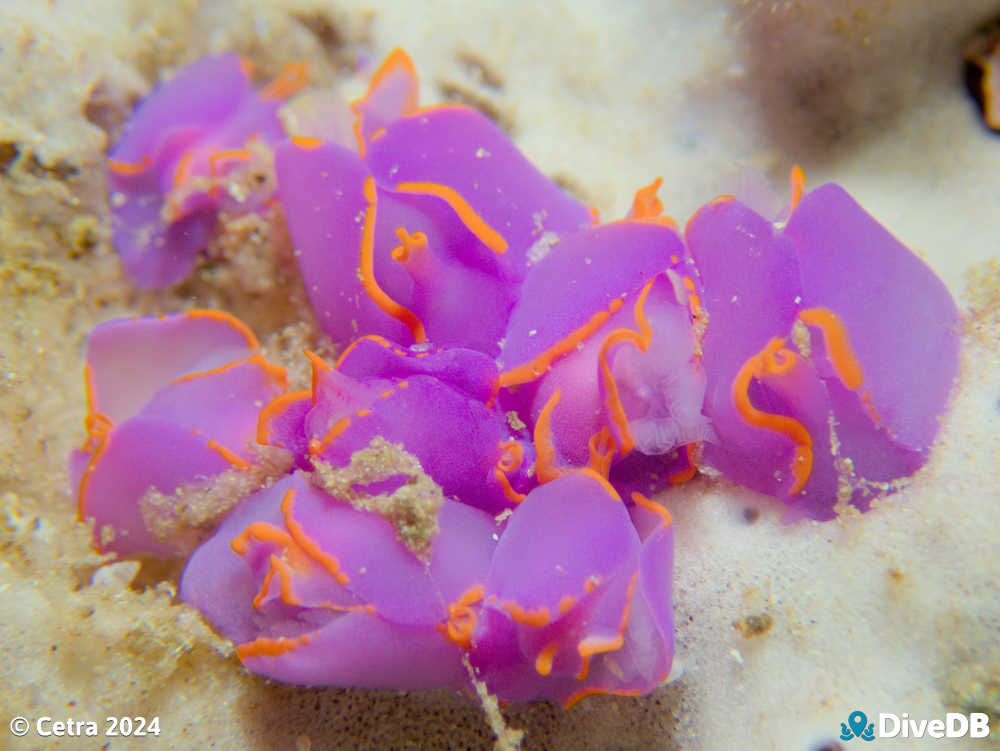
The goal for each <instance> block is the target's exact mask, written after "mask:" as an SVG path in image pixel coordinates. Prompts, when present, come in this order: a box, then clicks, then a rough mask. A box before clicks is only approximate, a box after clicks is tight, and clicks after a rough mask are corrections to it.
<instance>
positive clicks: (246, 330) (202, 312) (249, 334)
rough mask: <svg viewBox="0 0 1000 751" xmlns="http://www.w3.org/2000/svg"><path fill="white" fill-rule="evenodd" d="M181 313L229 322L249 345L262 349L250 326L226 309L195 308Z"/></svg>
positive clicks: (191, 316) (188, 316) (190, 316)
mask: <svg viewBox="0 0 1000 751" xmlns="http://www.w3.org/2000/svg"><path fill="white" fill-rule="evenodd" d="M181 315H183V316H185V317H187V318H210V319H212V320H213V321H218V322H219V323H226V324H229V325H230V326H232V327H233V328H234V329H236V330H237V331H239V332H240V333H241V334H242V335H243V338H244V339H246V341H247V346H248V347H250V348H251V349H260V342H259V341H258V340H257V337H256V336H255V335H254V333H253V331H251V330H250V327H249V326H247V325H246V324H245V323H243V321H241V320H240V319H239V318H237V317H236V316H234V315H230V314H229V313H226V312H225V311H224V310H215V309H213V308H193V309H192V310H185V311H184V312H183V313H181Z"/></svg>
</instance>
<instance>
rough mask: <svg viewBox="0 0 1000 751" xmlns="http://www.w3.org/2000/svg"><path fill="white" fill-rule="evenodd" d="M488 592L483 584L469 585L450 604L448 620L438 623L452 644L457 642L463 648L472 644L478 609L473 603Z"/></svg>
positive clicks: (440, 629) (439, 628)
mask: <svg viewBox="0 0 1000 751" xmlns="http://www.w3.org/2000/svg"><path fill="white" fill-rule="evenodd" d="M485 594H486V589H485V587H483V585H482V584H477V585H475V586H474V587H469V589H467V590H465V592H463V593H462V596H461V597H459V598H458V600H456V601H455V602H453V603H450V604H449V605H448V620H447V621H446V622H445V623H439V624H438V631H440V632H441V633H442V634H443V635H444V638H445V639H447V640H448V641H450V642H451V643H452V644H457V645H458V646H460V647H462V648H463V649H468V648H469V647H471V646H472V635H473V634H474V633H475V631H476V620H477V616H476V611H475V610H473V609H472V607H471V606H472V605H474V604H476V603H477V602H479V601H480V600H482V599H483V597H484V596H485Z"/></svg>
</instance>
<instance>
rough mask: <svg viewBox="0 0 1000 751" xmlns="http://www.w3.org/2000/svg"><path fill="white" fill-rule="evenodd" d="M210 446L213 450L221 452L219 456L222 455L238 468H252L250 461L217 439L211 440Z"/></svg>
mask: <svg viewBox="0 0 1000 751" xmlns="http://www.w3.org/2000/svg"><path fill="white" fill-rule="evenodd" d="M208 447H209V448H210V449H212V450H213V451H217V452H218V453H219V456H221V457H222V458H223V459H225V460H226V461H227V462H229V463H230V464H232V465H233V466H234V467H236V469H244V470H246V469H250V462H248V461H247V460H246V459H244V458H243V457H242V456H240V455H239V454H236V453H234V452H232V451H230V450H229V449H227V448H226V447H225V446H223V445H222V444H221V443H218V442H216V441H209V442H208Z"/></svg>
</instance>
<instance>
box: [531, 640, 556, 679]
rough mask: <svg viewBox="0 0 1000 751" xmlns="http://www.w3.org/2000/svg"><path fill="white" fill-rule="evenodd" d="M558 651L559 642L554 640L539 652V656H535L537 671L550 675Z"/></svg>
mask: <svg viewBox="0 0 1000 751" xmlns="http://www.w3.org/2000/svg"><path fill="white" fill-rule="evenodd" d="M558 651H559V643H558V642H552V643H551V644H549V645H547V646H546V647H545V648H544V649H543V650H542V651H541V652H539V653H538V657H536V658H535V671H536V672H537V673H538V674H539V675H548V674H549V673H551V672H552V662H553V661H554V660H555V657H556V652H558Z"/></svg>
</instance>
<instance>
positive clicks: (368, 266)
mask: <svg viewBox="0 0 1000 751" xmlns="http://www.w3.org/2000/svg"><path fill="white" fill-rule="evenodd" d="M363 191H364V197H365V201H367V202H368V208H367V209H365V223H364V227H363V228H362V230H361V284H362V286H363V287H364V289H365V292H366V293H368V296H369V297H370V298H371V299H372V302H374V303H375V304H376V305H377V306H378V307H379V308H381V309H382V311H384V312H385V313H387V314H388V315H390V316H392V317H393V318H395V319H396V320H397V321H399V322H400V323H402V324H403V325H404V326H406V327H407V328H408V329H409V330H410V335H411V336H412V337H413V341H414V342H416V343H417V344H420V343H421V342H423V341H425V340H426V339H427V334H426V332H425V331H424V325H423V324H422V323H421V322H420V319H419V318H417V316H416V314H414V313H413V312H412V311H410V310H407V309H406V308H404V307H403V306H402V305H400V304H399V303H398V302H396V301H395V300H393V299H392V298H391V297H389V295H387V294H386V293H385V292H384V291H383V289H382V288H381V287H380V286H379V285H378V282H377V281H376V279H375V204H376V192H375V179H374V178H372V177H370V176H369V177H366V178H365V183H364V187H363ZM345 354H346V353H345Z"/></svg>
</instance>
